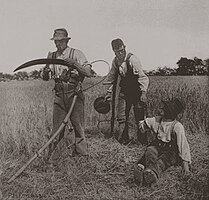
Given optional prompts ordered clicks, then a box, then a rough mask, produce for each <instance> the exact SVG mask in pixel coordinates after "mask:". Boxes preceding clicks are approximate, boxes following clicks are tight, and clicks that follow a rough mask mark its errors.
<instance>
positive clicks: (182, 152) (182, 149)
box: [174, 123, 191, 163]
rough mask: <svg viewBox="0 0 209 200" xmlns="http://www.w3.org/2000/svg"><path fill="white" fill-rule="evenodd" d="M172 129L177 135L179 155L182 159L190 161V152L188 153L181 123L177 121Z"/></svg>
mask: <svg viewBox="0 0 209 200" xmlns="http://www.w3.org/2000/svg"><path fill="white" fill-rule="evenodd" d="M174 131H175V132H176V136H177V145H178V149H179V156H180V157H181V158H182V160H184V161H187V162H189V163H191V154H190V147H189V143H188V141H187V138H186V135H185V130H184V127H183V125H182V124H181V123H177V124H176V126H175V127H174Z"/></svg>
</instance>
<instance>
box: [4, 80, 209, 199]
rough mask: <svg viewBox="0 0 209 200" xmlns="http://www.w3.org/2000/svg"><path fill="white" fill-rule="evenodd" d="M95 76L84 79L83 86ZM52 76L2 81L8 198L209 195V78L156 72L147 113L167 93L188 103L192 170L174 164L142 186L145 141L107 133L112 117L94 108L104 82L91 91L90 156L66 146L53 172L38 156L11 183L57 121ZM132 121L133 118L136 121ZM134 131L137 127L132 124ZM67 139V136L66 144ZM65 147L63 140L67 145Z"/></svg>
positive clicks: (186, 114) (88, 97) (185, 121)
mask: <svg viewBox="0 0 209 200" xmlns="http://www.w3.org/2000/svg"><path fill="white" fill-rule="evenodd" d="M94 82H95V80H89V79H86V80H85V84H84V86H87V85H90V84H93V83H94ZM52 89H53V81H49V82H44V81H42V80H36V81H16V82H13V81H12V82H7V83H0V93H1V97H0V113H1V115H0V178H1V184H0V190H1V193H2V195H3V196H2V198H3V199H21V200H26V199H27V200H28V199H35V200H43V199H47V200H51V199H207V198H208V197H209V196H208V195H209V193H208V190H209V171H208V168H209V167H208V166H209V153H208V147H209V146H208V144H209V143H208V142H209V140H208V137H209V132H208V131H209V130H208V111H209V104H208V102H209V89H208V77H206V76H202V77H198V76H190V77H184V76H179V77H168V76H167V77H166V76H164V77H160V76H159V77H157V76H156V77H150V87H149V91H148V114H149V115H150V116H152V115H154V113H155V111H156V109H157V107H156V105H157V104H158V103H159V102H160V100H161V98H168V97H171V96H175V97H178V98H180V99H182V100H183V101H184V102H185V103H186V110H185V112H184V114H183V115H181V116H180V119H179V120H180V121H181V122H182V123H183V125H184V126H185V128H186V133H187V137H188V141H189V144H190V147H191V153H192V161H193V162H192V165H191V171H192V175H191V176H190V177H188V178H185V177H182V175H181V168H180V167H172V168H170V169H169V170H167V171H166V172H165V174H164V177H161V178H160V180H159V182H158V186H153V187H151V188H147V187H141V188H140V187H138V186H137V185H136V184H135V183H134V181H133V173H132V167H133V164H134V162H136V161H137V159H138V158H139V157H140V155H141V154H142V153H143V151H144V149H145V147H144V146H141V145H136V144H135V145H128V146H123V145H120V144H119V143H117V141H116V140H114V139H113V138H110V139H105V137H104V135H105V134H104V133H105V132H107V131H108V128H109V123H108V121H107V122H103V123H101V124H102V125H101V126H100V127H99V128H98V127H97V123H98V120H103V119H109V118H110V117H109V116H102V115H99V114H98V113H96V111H95V110H94V109H93V101H94V100H95V98H96V97H98V96H100V95H102V94H104V93H105V86H103V85H102V84H100V85H98V86H96V87H94V88H92V89H90V90H88V91H87V92H85V98H86V106H85V112H86V115H85V123H86V136H87V140H88V145H89V152H90V155H89V157H88V158H83V157H79V158H72V157H71V155H70V152H69V150H67V149H66V148H64V147H63V149H62V155H61V157H60V160H59V165H58V168H57V169H56V170H52V171H49V170H47V169H46V168H47V166H46V164H45V163H44V161H43V159H38V160H36V161H35V162H34V163H33V164H31V165H30V167H29V168H27V169H26V170H25V171H24V172H23V174H22V175H21V176H20V177H18V178H17V179H15V181H13V182H12V183H10V184H8V183H7V180H8V179H9V178H10V177H11V175H13V174H14V173H15V172H16V171H17V170H18V169H19V168H20V167H21V166H22V165H23V164H24V163H25V162H26V161H27V160H28V159H29V158H30V157H32V156H33V155H34V153H35V151H37V150H38V149H40V148H41V147H42V146H43V145H44V143H45V142H46V141H47V137H46V135H49V132H50V130H51V127H52V108H53V107H52V106H53V98H54V97H53V91H52ZM132 123H133V122H132ZM131 132H132V135H133V137H134V134H135V130H134V128H132V129H131ZM63 144H64V143H63ZM63 146H64V145H63Z"/></svg>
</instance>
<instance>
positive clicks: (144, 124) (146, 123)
mask: <svg viewBox="0 0 209 200" xmlns="http://www.w3.org/2000/svg"><path fill="white" fill-rule="evenodd" d="M155 123H156V119H155V117H149V118H146V119H145V120H143V121H141V122H140V124H139V129H140V130H141V131H145V130H146V129H147V128H148V129H151V130H154V126H155Z"/></svg>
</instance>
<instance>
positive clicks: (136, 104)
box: [106, 38, 149, 144]
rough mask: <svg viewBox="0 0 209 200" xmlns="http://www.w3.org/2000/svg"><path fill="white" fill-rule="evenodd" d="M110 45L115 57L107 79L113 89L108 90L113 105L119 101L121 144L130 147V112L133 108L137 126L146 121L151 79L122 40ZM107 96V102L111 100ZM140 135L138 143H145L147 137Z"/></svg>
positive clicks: (113, 41)
mask: <svg viewBox="0 0 209 200" xmlns="http://www.w3.org/2000/svg"><path fill="white" fill-rule="evenodd" d="M111 45H112V50H113V52H114V53H115V58H114V59H113V61H112V68H111V70H110V73H109V76H108V78H107V81H109V82H111V83H112V86H113V87H110V88H109V90H108V91H109V93H110V92H111V94H108V95H109V96H110V95H112V103H113V102H114V101H115V99H118V104H117V105H118V106H117V121H118V124H119V137H118V141H119V142H120V143H122V144H128V143H129V142H130V137H129V134H128V120H129V112H130V109H131V107H132V106H133V109H134V116H135V121H136V124H137V125H138V124H139V123H140V121H142V120H143V119H144V115H145V113H144V112H145V108H146V100H147V98H146V93H147V88H148V85H149V79H148V77H147V76H146V75H145V73H144V72H143V70H142V65H141V63H140V60H139V59H138V58H137V57H136V56H135V55H133V54H132V53H128V52H127V51H126V46H125V45H124V43H123V41H122V40H121V39H119V38H118V39H114V40H112V42H111ZM114 94H115V95H114ZM108 95H107V97H106V98H107V99H108V98H109V97H108ZM115 96H116V98H115ZM117 97H118V98H117ZM112 109H115V108H112ZM137 135H138V136H139V137H138V139H139V141H140V142H141V143H145V138H143V137H142V135H141V134H140V133H139V134H137Z"/></svg>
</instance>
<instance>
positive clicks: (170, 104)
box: [162, 98, 184, 118]
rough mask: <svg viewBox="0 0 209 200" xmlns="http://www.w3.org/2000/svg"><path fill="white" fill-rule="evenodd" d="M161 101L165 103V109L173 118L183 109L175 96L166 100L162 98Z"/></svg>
mask: <svg viewBox="0 0 209 200" xmlns="http://www.w3.org/2000/svg"><path fill="white" fill-rule="evenodd" d="M162 102H163V104H164V105H165V109H166V110H167V111H169V113H170V114H171V116H173V118H176V117H177V115H178V114H179V113H181V112H182V111H183V110H184V105H183V103H182V102H181V101H180V100H179V99H177V98H175V99H172V100H168V101H163V100H162Z"/></svg>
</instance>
